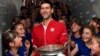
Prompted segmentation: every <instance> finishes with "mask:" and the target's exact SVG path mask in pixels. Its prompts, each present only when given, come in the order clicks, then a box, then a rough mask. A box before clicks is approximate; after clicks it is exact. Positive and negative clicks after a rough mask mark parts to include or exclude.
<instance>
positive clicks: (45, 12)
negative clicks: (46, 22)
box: [40, 3, 53, 19]
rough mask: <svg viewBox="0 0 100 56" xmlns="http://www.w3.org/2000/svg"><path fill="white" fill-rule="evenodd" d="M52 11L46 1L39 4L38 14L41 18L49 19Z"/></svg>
mask: <svg viewBox="0 0 100 56" xmlns="http://www.w3.org/2000/svg"><path fill="white" fill-rule="evenodd" d="M52 13H53V9H52V8H51V6H50V4H48V3H44V4H41V8H40V14H41V15H42V17H43V19H49V18H50V17H51V14H52Z"/></svg>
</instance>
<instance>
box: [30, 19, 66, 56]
mask: <svg viewBox="0 0 100 56" xmlns="http://www.w3.org/2000/svg"><path fill="white" fill-rule="evenodd" d="M32 38H33V45H36V46H37V47H41V46H44V45H50V44H63V45H64V43H65V42H67V39H68V36H67V30H66V27H65V25H64V24H63V23H60V22H57V21H55V20H52V21H51V22H50V23H49V24H48V27H47V29H46V32H44V27H43V25H42V24H40V25H38V26H35V27H34V28H33V31H32ZM45 42H46V43H45ZM35 56H38V55H35Z"/></svg>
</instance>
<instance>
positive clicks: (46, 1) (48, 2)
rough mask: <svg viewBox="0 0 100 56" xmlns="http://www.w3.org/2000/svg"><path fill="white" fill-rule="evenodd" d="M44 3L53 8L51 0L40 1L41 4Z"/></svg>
mask: <svg viewBox="0 0 100 56" xmlns="http://www.w3.org/2000/svg"><path fill="white" fill-rule="evenodd" d="M44 3H47V4H49V5H50V7H51V8H53V4H52V2H51V1H49V0H43V1H41V4H44Z"/></svg>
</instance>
